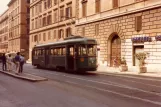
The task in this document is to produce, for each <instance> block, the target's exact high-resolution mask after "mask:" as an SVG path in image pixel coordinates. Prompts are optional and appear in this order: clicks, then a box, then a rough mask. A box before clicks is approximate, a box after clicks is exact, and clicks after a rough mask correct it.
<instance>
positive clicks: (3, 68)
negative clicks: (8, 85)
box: [1, 53, 7, 71]
mask: <svg viewBox="0 0 161 107" xmlns="http://www.w3.org/2000/svg"><path fill="white" fill-rule="evenodd" d="M1 59H2V70H3V71H6V68H7V65H6V56H5V53H4V54H3V56H2V57H1Z"/></svg>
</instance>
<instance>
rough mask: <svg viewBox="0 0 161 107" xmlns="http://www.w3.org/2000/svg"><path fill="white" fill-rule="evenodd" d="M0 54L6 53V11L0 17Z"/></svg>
mask: <svg viewBox="0 0 161 107" xmlns="http://www.w3.org/2000/svg"><path fill="white" fill-rule="evenodd" d="M0 52H1V53H2V52H8V10H6V11H5V12H4V13H3V14H2V15H1V16H0Z"/></svg>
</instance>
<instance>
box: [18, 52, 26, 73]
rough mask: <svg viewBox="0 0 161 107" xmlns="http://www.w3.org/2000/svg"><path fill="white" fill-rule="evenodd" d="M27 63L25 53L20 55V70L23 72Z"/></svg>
mask: <svg viewBox="0 0 161 107" xmlns="http://www.w3.org/2000/svg"><path fill="white" fill-rule="evenodd" d="M24 63H25V57H24V56H23V55H20V69H19V72H20V73H22V72H23V65H24Z"/></svg>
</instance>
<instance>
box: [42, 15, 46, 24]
mask: <svg viewBox="0 0 161 107" xmlns="http://www.w3.org/2000/svg"><path fill="white" fill-rule="evenodd" d="M43 26H46V17H43Z"/></svg>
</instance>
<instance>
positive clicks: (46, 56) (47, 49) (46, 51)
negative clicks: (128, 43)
mask: <svg viewBox="0 0 161 107" xmlns="http://www.w3.org/2000/svg"><path fill="white" fill-rule="evenodd" d="M49 53H50V52H49V48H46V49H45V67H48V66H49V55H50V54H49Z"/></svg>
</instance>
